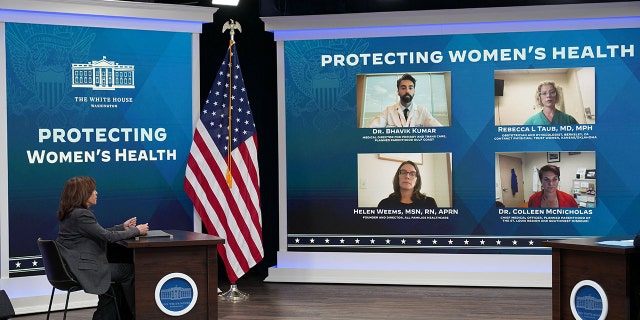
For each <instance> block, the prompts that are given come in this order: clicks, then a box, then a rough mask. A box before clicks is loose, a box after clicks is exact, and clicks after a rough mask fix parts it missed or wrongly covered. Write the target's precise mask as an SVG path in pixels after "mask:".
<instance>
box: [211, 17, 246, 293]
mask: <svg viewBox="0 0 640 320" xmlns="http://www.w3.org/2000/svg"><path fill="white" fill-rule="evenodd" d="M226 30H230V31H229V34H230V37H231V38H230V39H229V49H228V52H229V114H228V119H229V122H228V137H229V141H228V142H227V146H228V149H227V173H226V181H227V185H228V186H229V189H231V188H233V175H232V172H231V164H232V159H231V151H232V150H231V130H232V129H231V124H232V122H231V112H232V109H233V106H232V101H233V100H232V99H231V90H232V88H233V85H232V81H233V74H232V73H233V57H232V55H233V50H232V47H231V46H233V45H234V44H235V40H234V35H235V31H236V30H238V31H240V32H242V27H241V26H240V23H239V22H238V21H233V19H230V20H229V21H227V22H225V23H224V25H223V26H222V33H224V32H225V31H226ZM218 300H221V301H229V302H240V301H246V300H249V294H248V293H246V292H242V291H240V290H239V289H238V285H236V283H235V282H233V283H231V286H230V287H229V290H227V291H225V292H221V293H218Z"/></svg>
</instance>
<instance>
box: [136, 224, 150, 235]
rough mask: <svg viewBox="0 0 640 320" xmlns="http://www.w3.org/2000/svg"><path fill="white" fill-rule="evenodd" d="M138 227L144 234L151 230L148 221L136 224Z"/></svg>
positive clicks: (141, 233)
mask: <svg viewBox="0 0 640 320" xmlns="http://www.w3.org/2000/svg"><path fill="white" fill-rule="evenodd" d="M136 228H138V230H140V235H143V236H144V235H146V234H147V232H148V231H149V224H148V223H145V224H139V225H137V226H136Z"/></svg>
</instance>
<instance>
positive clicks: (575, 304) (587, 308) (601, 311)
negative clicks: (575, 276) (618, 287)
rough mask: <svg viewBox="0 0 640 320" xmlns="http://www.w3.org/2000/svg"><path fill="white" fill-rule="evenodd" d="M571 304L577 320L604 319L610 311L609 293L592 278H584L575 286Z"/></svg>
mask: <svg viewBox="0 0 640 320" xmlns="http://www.w3.org/2000/svg"><path fill="white" fill-rule="evenodd" d="M570 304H571V313H573V316H574V317H575V318H576V319H577V320H604V319H606V318H607V313H608V312H609V299H607V294H606V293H605V292H604V290H603V289H602V287H601V286H600V285H599V284H598V283H597V282H595V281H592V280H582V281H580V282H578V283H577V284H576V285H575V286H574V287H573V290H571V300H570Z"/></svg>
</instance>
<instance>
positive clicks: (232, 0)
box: [211, 0, 240, 6]
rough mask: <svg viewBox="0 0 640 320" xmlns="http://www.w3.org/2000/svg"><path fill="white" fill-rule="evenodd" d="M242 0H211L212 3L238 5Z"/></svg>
mask: <svg viewBox="0 0 640 320" xmlns="http://www.w3.org/2000/svg"><path fill="white" fill-rule="evenodd" d="M238 2H240V0H211V4H212V5H214V6H215V5H223V6H237V5H238Z"/></svg>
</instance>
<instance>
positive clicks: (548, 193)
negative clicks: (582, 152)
mask: <svg viewBox="0 0 640 320" xmlns="http://www.w3.org/2000/svg"><path fill="white" fill-rule="evenodd" d="M538 178H540V183H542V191H538V192H536V193H534V194H532V195H531V197H529V208H577V207H578V203H577V202H576V200H575V199H574V198H573V196H572V195H570V194H568V193H566V192H562V191H560V190H558V183H560V168H558V167H556V166H554V165H550V164H548V165H546V166H543V167H542V168H540V170H538Z"/></svg>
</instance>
